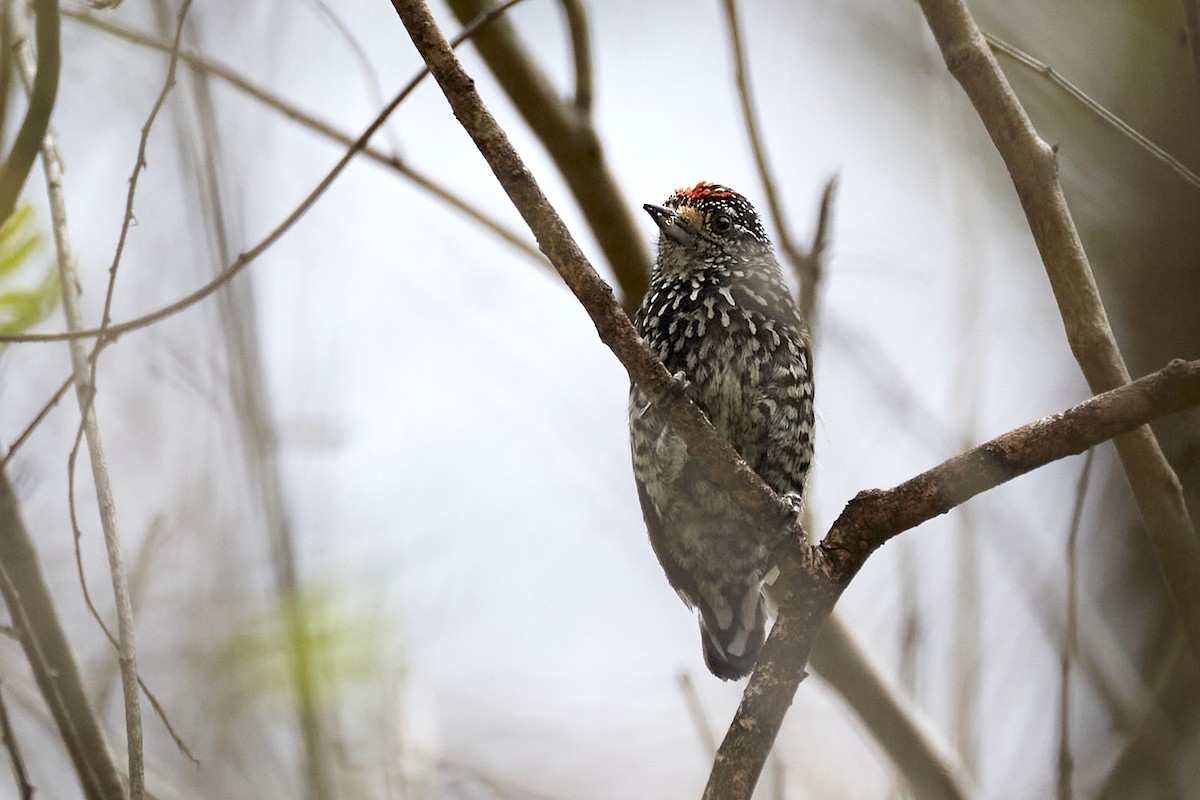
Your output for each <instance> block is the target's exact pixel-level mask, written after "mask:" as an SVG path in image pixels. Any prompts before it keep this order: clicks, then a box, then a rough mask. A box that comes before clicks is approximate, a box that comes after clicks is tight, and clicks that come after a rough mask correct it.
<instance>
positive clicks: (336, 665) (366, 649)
mask: <svg viewBox="0 0 1200 800" xmlns="http://www.w3.org/2000/svg"><path fill="white" fill-rule="evenodd" d="M383 641H385V633H384V629H383V626H382V622H381V620H379V619H377V618H376V617H374V616H372V615H370V614H366V613H363V612H361V611H354V610H351V609H348V608H346V607H345V605H344V604H343V603H341V602H339V601H338V598H337V595H336V593H335V592H333V591H332V590H330V589H328V588H324V587H319V588H313V587H309V588H304V589H300V590H298V592H297V593H296V594H295V595H292V596H291V597H288V598H285V599H282V600H281V602H280V603H279V605H278V607H276V608H271V609H268V610H266V611H263V612H262V613H260V614H257V615H255V616H252V617H250V618H248V619H247V620H246V621H245V622H244V623H243V624H242V625H241V626H240V627H239V629H238V630H236V631H235V632H234V633H233V635H232V636H231V637H230V638H229V639H228V640H227V642H226V646H225V647H224V648H223V652H222V654H221V656H220V658H219V669H220V670H221V671H222V672H225V673H226V676H227V677H231V678H233V680H234V682H235V683H236V685H237V686H238V687H239V688H240V689H241V690H242V691H244V692H246V693H248V694H250V695H253V696H255V697H258V698H271V699H278V700H282V701H283V702H285V703H289V702H296V695H297V694H298V695H299V697H300V698H301V702H302V703H303V704H304V705H307V706H308V708H309V709H314V708H317V707H320V706H322V705H325V704H329V703H332V702H335V701H336V698H337V694H338V690H339V689H340V688H343V687H345V686H348V685H350V684H358V683H370V682H371V681H374V680H376V679H377V678H378V677H379V672H380V669H381V666H382V664H383V663H384V657H383V653H382V648H381V646H380V645H381V643H382V642H383ZM302 656H307V658H302ZM295 686H299V692H297V691H296V689H295V688H294V687H295Z"/></svg>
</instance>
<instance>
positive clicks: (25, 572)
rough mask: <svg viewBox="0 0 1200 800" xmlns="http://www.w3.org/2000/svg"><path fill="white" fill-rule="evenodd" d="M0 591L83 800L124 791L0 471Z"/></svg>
mask: <svg viewBox="0 0 1200 800" xmlns="http://www.w3.org/2000/svg"><path fill="white" fill-rule="evenodd" d="M0 593H2V594H3V595H4V601H5V603H6V604H7V605H8V611H9V615H10V616H11V617H12V621H13V627H14V628H15V629H16V631H17V635H18V637H19V639H20V641H21V647H22V648H23V649H24V650H25V656H26V658H28V659H29V666H30V668H31V669H32V671H33V677H34V680H36V681H37V685H38V689H39V690H40V691H41V694H42V697H43V699H44V700H45V701H46V705H47V706H48V707H49V709H50V714H51V716H52V717H53V718H54V723H55V725H56V726H57V727H58V733H59V736H60V737H61V738H62V741H63V744H64V745H65V746H66V748H67V753H68V754H69V755H70V757H71V762H72V763H73V764H74V766H75V772H76V775H77V776H78V778H79V784H80V787H81V788H82V790H83V796H84V797H85V798H87V800H123V798H124V797H125V790H124V787H123V786H122V784H121V778H120V775H119V773H118V772H117V767H116V763H115V762H114V761H113V757H112V753H111V752H110V750H109V748H108V743H107V742H106V741H105V739H104V733H103V732H102V730H101V728H100V723H99V721H98V720H97V718H96V715H95V713H94V712H93V710H92V706H91V703H89V702H88V698H87V693H86V691H85V690H84V686H83V680H82V678H81V677H80V674H79V665H78V664H77V663H76V661H75V656H74V654H73V653H72V652H71V645H70V643H69V642H68V641H67V637H66V634H65V633H63V629H62V625H61V624H60V623H59V620H58V613H57V611H55V608H54V598H53V597H52V596H51V594H50V590H49V588H48V587H47V586H46V582H45V579H44V578H43V576H42V568H41V564H40V563H39V561H38V557H37V552H36V550H35V549H34V546H33V540H32V539H31V538H30V536H29V532H28V531H27V530H26V528H25V522H24V520H22V519H21V515H20V510H19V508H18V506H17V498H16V495H15V494H14V493H13V489H12V484H10V483H9V480H8V475H7V473H6V472H4V470H0Z"/></svg>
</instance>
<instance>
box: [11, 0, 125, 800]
mask: <svg viewBox="0 0 1200 800" xmlns="http://www.w3.org/2000/svg"><path fill="white" fill-rule="evenodd" d="M21 5H22V4H20V3H15V4H13V6H14V8H13V9H12V13H11V15H10V25H11V26H12V30H13V39H14V51H15V55H16V59H17V63H18V67H19V69H20V70H21V71H22V73H23V74H24V76H25V79H26V81H27V83H31V84H32V88H31V90H30V93H31V100H30V104H31V105H32V104H33V102H34V100H33V97H34V96H36V93H37V86H38V81H39V80H40V77H41V76H40V75H37V76H33V75H31V73H32V71H33V69H34V66H33V56H32V55H31V54H30V52H29V42H28V39H27V38H26V36H25V34H24V22H25V15H24V13H23V9H22V8H21V7H20V6H21ZM39 17H40V15H39ZM55 23H56V24H57V19H56V20H55ZM40 27H41V25H40V22H39V29H40ZM40 39H41V36H40V33H39V45H40ZM39 59H40V54H39ZM38 69H39V72H40V69H41V68H40V66H39V67H38ZM42 135H43V136H42V139H41V140H40V141H39V144H40V145H41V153H42V168H43V171H44V173H45V177H46V191H47V195H48V196H49V201H50V218H51V222H52V227H53V230H54V245H55V249H56V251H57V253H58V271H59V282H60V283H61V285H62V294H63V312H64V316H65V317H66V322H67V328H68V329H78V328H81V327H83V311H82V309H81V307H80V289H79V277H78V274H77V272H76V269H75V257H74V254H73V253H72V252H71V244H70V238H69V236H68V233H67V230H68V227H67V211H66V202H65V200H64V197H63V189H62V161H61V160H60V158H59V156H58V148H57V146H56V144H55V137H54V133H53V131H51V130H49V128H48V127H43V128H42ZM97 346H99V342H97ZM70 351H71V366H72V370H73V372H74V379H75V392H76V398H77V399H78V401H79V409H80V415H81V417H82V423H81V425H82V429H83V432H84V433H85V435H86V437H87V443H88V455H89V456H90V460H91V464H92V478H93V481H94V483H95V487H96V501H97V506H98V508H99V512H100V522H101V526H102V528H103V529H104V544H105V550H106V551H107V553H108V565H109V571H110V573H111V577H112V587H113V596H114V598H115V600H116V607H117V638H118V647H117V654H118V660H119V662H120V665H121V685H122V688H123V690H124V696H125V734H126V743H127V745H126V746H127V750H128V759H129V798H130V800H142V798H143V797H144V795H145V764H144V757H143V753H142V713H141V705H140V702H139V700H140V698H139V696H138V673H137V648H136V645H135V643H134V638H135V636H134V626H133V610H132V608H131V606H130V602H129V584H128V576H127V575H126V573H125V557H124V554H123V553H122V550H121V535H120V531H119V528H118V524H117V509H116V503H115V501H114V500H113V491H112V485H111V481H110V475H109V472H108V464H107V461H106V459H105V455H104V445H103V443H102V441H101V438H100V426H99V422H98V420H97V417H96V410H95V407H94V405H93V400H94V397H95V382H94V377H95V373H94V362H92V367H93V370H89V359H88V353H87V351H86V346H85V343H84V342H83V341H82V340H77V341H72V342H71V343H70ZM76 443H77V444H78V440H77V442H76ZM69 468H70V470H71V473H72V476H73V474H74V452H72V458H71V460H70V465H69ZM72 483H73V481H72ZM73 499H74V498H72V501H73ZM72 514H74V510H72Z"/></svg>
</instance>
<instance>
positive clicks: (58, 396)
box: [0, 375, 75, 470]
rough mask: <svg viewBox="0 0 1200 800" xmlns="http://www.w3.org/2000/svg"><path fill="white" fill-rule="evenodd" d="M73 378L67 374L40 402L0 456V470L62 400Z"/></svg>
mask: <svg viewBox="0 0 1200 800" xmlns="http://www.w3.org/2000/svg"><path fill="white" fill-rule="evenodd" d="M73 380H75V376H74V375H68V376H67V377H66V379H64V380H63V382H62V385H61V386H59V387H58V389H57V391H55V392H54V394H53V395H51V396H50V399H49V400H47V401H46V402H45V403H43V404H42V408H41V410H40V411H38V413H37V416H35V417H34V418H33V420H32V421H31V422H30V423H29V424H28V425H26V426H25V430H23V431H21V435H20V436H18V437H17V438H16V440H15V441H14V442H13V443H12V446H11V447H9V448H8V452H7V453H5V454H4V458H0V470H3V469H4V468H5V467H7V466H8V462H9V461H11V460H12V457H13V456H14V455H16V453H17V451H18V450H20V449H21V445H23V444H25V440H27V439H28V438H29V436H30V435H31V434H32V433H33V432H34V430H36V429H37V426H38V425H41V424H42V420H44V419H45V418H46V417H47V416H48V415H49V414H50V411H51V410H52V409H53V408H54V407H55V406H56V405H58V401H59V400H62V396H63V395H64V394H66V393H67V389H70V388H71V381H73Z"/></svg>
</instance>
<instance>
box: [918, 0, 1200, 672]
mask: <svg viewBox="0 0 1200 800" xmlns="http://www.w3.org/2000/svg"><path fill="white" fill-rule="evenodd" d="M919 2H920V5H921V9H922V11H924V13H925V18H926V21H927V22H928V23H929V27H930V29H931V30H932V31H933V35H934V38H935V39H936V40H937V43H938V46H939V47H940V48H941V51H942V55H943V57H944V58H945V61H946V66H947V68H948V69H949V71H950V73H951V74H952V75H953V76H954V77H955V79H956V80H958V82H959V84H960V85H961V86H962V87H963V90H964V91H965V92H966V94H967V97H968V98H969V99H970V100H971V103H972V105H974V107H975V110H976V112H977V113H978V114H979V118H980V120H981V121H982V122H983V125H984V127H985V128H986V129H987V131H988V134H989V135H990V136H991V139H992V142H993V144H995V146H996V149H997V150H998V151H999V153H1000V156H1001V157H1002V158H1003V160H1004V163H1005V166H1006V167H1007V168H1008V172H1009V176H1010V177H1011V178H1012V181H1013V186H1014V188H1015V189H1016V192H1017V197H1018V198H1019V200H1020V201H1021V206H1022V208H1023V209H1024V211H1025V216H1026V219H1027V221H1028V223H1029V228H1030V232H1031V233H1032V234H1033V239H1034V242H1035V243H1036V244H1037V247H1038V252H1039V253H1040V254H1041V257H1042V263H1043V266H1044V267H1045V270H1046V275H1047V277H1049V279H1050V286H1051V288H1052V290H1053V292H1054V299H1055V301H1056V302H1057V303H1058V308H1059V314H1060V315H1061V317H1062V320H1063V326H1064V328H1065V331H1066V335H1067V342H1068V344H1069V345H1070V347H1071V352H1072V354H1073V355H1074V356H1075V359H1076V361H1078V363H1079V366H1080V369H1081V370H1082V372H1083V375H1084V377H1085V378H1086V379H1087V383H1088V386H1089V387H1090V388H1091V390H1092V392H1093V393H1097V394H1098V393H1100V392H1103V391H1106V390H1108V389H1112V388H1113V387H1116V386H1121V385H1122V384H1125V383H1128V382H1129V370H1128V369H1127V368H1126V366H1125V360H1124V358H1123V357H1122V356H1121V351H1120V349H1119V348H1118V347H1117V343H1116V340H1115V338H1114V336H1113V332H1112V328H1111V326H1110V325H1109V322H1108V314H1107V313H1106V311H1105V309H1104V303H1103V302H1102V300H1101V298H1100V292H1099V290H1098V289H1097V288H1096V280H1095V277H1094V276H1093V274H1092V268H1091V264H1090V263H1089V262H1088V258H1087V254H1086V253H1085V252H1084V249H1083V243H1082V241H1081V240H1080V238H1079V232H1078V230H1077V229H1076V228H1075V222H1074V219H1072V217H1071V212H1070V209H1069V208H1068V207H1067V201H1066V198H1065V196H1064V195H1063V190H1062V186H1061V185H1060V184H1059V181H1058V166H1057V159H1056V156H1055V152H1054V149H1053V148H1051V147H1050V146H1049V145H1047V144H1046V142H1044V141H1043V140H1042V139H1041V138H1040V137H1039V136H1038V133H1037V131H1036V130H1035V129H1034V127H1033V124H1032V122H1030V120H1029V117H1028V115H1027V114H1026V113H1025V110H1024V108H1023V107H1022V106H1021V102H1020V100H1019V99H1018V98H1017V96H1016V94H1015V93H1014V92H1013V90H1012V87H1010V86H1009V84H1008V81H1007V80H1006V79H1005V77H1004V73H1003V72H1002V71H1001V69H1000V67H999V65H998V64H997V63H996V58H995V56H994V55H992V51H991V50H990V49H989V47H988V44H987V41H986V40H985V39H984V37H983V34H982V32H981V31H980V30H979V27H978V26H977V25H976V24H975V20H974V19H973V18H972V17H971V14H970V11H968V9H967V7H966V5H965V4H964V3H963V2H962V0H919ZM1116 445H1117V454H1118V455H1119V456H1120V459H1121V466H1122V467H1123V468H1124V471H1125V476H1126V478H1127V479H1128V480H1129V485H1130V488H1131V489H1132V490H1133V495H1134V499H1135V501H1136V502H1137V506H1138V510H1139V511H1140V512H1141V515H1142V519H1143V521H1144V522H1145V529H1146V534H1147V540H1148V541H1149V543H1150V549H1151V551H1152V552H1153V553H1154V556H1155V558H1156V560H1157V561H1158V565H1159V568H1160V569H1161V570H1162V573H1163V577H1164V579H1165V583H1166V587H1167V591H1168V593H1169V595H1170V597H1171V600H1172V603H1173V605H1174V607H1175V611H1176V614H1177V616H1178V618H1179V620H1180V623H1181V624H1182V626H1183V630H1184V631H1185V633H1186V634H1187V638H1188V646H1189V649H1190V650H1191V652H1192V655H1193V657H1194V658H1195V660H1196V663H1197V664H1200V539H1197V536H1196V530H1195V528H1194V526H1193V525H1192V520H1191V518H1190V517H1189V516H1188V510H1187V506H1186V504H1185V503H1184V499H1183V491H1182V488H1181V487H1180V484H1179V478H1178V477H1177V476H1176V475H1175V472H1174V470H1172V469H1171V466H1170V464H1169V463H1167V459H1166V457H1165V456H1164V455H1163V452H1162V448H1161V447H1160V446H1159V443H1158V440H1157V439H1156V438H1155V436H1154V432H1153V431H1152V430H1151V429H1150V428H1149V427H1145V428H1141V429H1139V430H1136V431H1133V432H1131V433H1130V435H1128V436H1123V437H1121V438H1120V439H1118V440H1117V442H1116Z"/></svg>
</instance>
